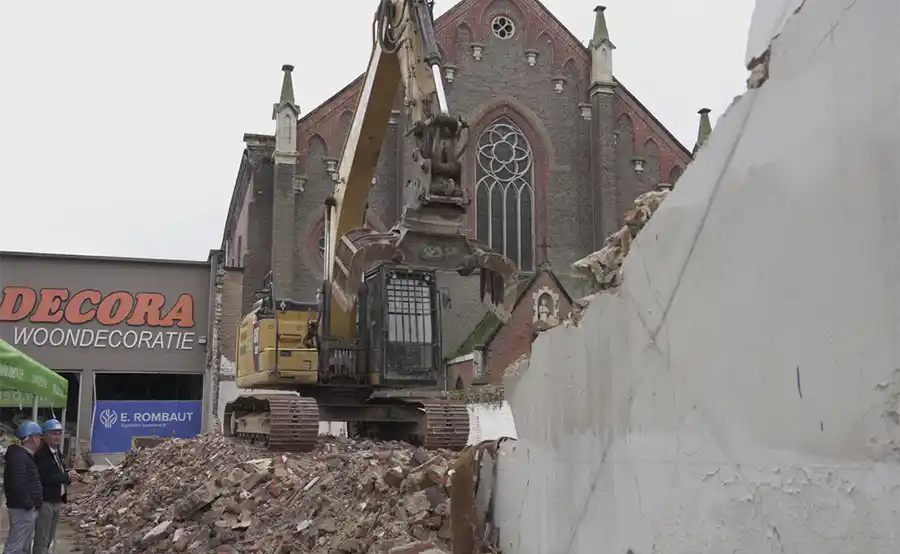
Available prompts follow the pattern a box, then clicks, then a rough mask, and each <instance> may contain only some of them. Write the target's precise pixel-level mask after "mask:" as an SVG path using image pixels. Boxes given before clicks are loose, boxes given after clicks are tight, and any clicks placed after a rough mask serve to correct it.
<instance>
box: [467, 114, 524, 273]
mask: <svg viewBox="0 0 900 554" xmlns="http://www.w3.org/2000/svg"><path fill="white" fill-rule="evenodd" d="M476 156H477V158H478V159H477V163H476V165H475V213H476V220H477V221H476V228H477V236H478V240H480V241H482V242H484V243H486V244H489V245H490V246H491V248H493V249H494V250H496V251H497V252H501V253H503V254H504V255H505V256H506V257H508V258H509V259H511V260H512V261H513V262H515V263H516V265H517V266H518V267H519V269H520V270H522V271H532V270H533V269H534V153H533V152H532V150H531V145H530V144H529V143H528V139H527V138H526V137H525V133H523V132H522V129H520V128H519V127H518V125H516V124H515V123H514V122H513V121H512V120H510V119H509V118H506V117H501V118H499V119H496V120H494V121H493V122H492V123H491V124H490V125H488V126H487V128H485V130H484V131H483V132H482V133H481V136H479V137H478V151H477V153H476Z"/></svg>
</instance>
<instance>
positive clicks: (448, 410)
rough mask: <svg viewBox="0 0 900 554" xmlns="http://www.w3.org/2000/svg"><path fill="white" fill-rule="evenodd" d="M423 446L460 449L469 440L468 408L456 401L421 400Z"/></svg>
mask: <svg viewBox="0 0 900 554" xmlns="http://www.w3.org/2000/svg"><path fill="white" fill-rule="evenodd" d="M422 408H423V409H424V410H425V436H424V437H423V439H424V440H423V445H422V446H424V447H425V448H429V449H436V448H445V449H447V450H462V449H463V448H465V447H466V444H467V443H468V441H469V410H468V408H466V405H465V404H461V403H456V402H433V401H432V402H422Z"/></svg>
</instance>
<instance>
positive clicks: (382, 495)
mask: <svg viewBox="0 0 900 554" xmlns="http://www.w3.org/2000/svg"><path fill="white" fill-rule="evenodd" d="M455 457H456V454H455V453H453V452H450V451H443V450H442V451H427V450H424V449H421V448H414V447H412V446H410V445H408V444H406V443H401V442H372V441H355V440H353V439H346V438H337V439H328V440H324V439H323V440H322V441H321V443H320V445H319V447H318V449H317V451H315V452H313V453H309V454H296V455H295V454H282V453H270V452H267V451H265V450H263V449H262V448H259V447H255V446H253V445H249V444H246V443H241V442H238V441H233V440H231V439H227V438H225V437H223V436H221V435H215V434H210V435H204V436H201V437H198V438H196V439H190V440H171V441H167V442H165V443H163V444H160V445H158V446H156V447H154V448H146V449H141V450H138V451H136V452H132V453H130V454H129V455H128V456H127V457H126V459H125V461H124V462H123V463H122V465H121V466H119V467H116V468H113V469H110V470H107V471H105V472H103V473H99V474H89V475H88V481H90V482H89V483H88V484H87V485H86V487H85V490H84V491H83V492H81V493H78V494H77V495H75V496H76V497H75V498H74V499H72V501H71V502H70V504H69V505H68V506H67V510H68V513H67V517H68V518H69V519H70V520H71V521H73V522H76V525H78V526H79V527H80V532H79V535H81V537H82V541H81V542H82V544H81V545H80V546H81V547H82V548H83V549H84V551H85V553H86V554H89V553H93V554H114V553H125V552H129V553H131V552H133V553H139V552H144V553H163V552H165V553H171V552H190V553H192V554H199V553H205V552H209V553H213V552H215V553H220V552H222V553H224V552H228V553H234V554H238V553H244V552H247V553H257V552H258V553H266V554H270V553H276V554H290V553H310V554H318V553H323V554H324V553H328V554H332V553H337V554H363V553H368V552H372V553H384V554H419V553H424V552H428V553H429V554H441V553H442V552H445V551H449V550H450V548H449V542H450V536H451V529H450V501H449V476H448V470H449V468H450V465H451V464H452V462H453V460H454V459H455Z"/></svg>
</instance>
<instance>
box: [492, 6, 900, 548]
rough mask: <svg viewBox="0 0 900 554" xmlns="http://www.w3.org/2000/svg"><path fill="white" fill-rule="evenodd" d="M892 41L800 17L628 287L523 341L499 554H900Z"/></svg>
mask: <svg viewBox="0 0 900 554" xmlns="http://www.w3.org/2000/svg"><path fill="white" fill-rule="evenodd" d="M766 3H772V4H779V2H766V0H759V1H758V2H757V4H758V9H757V15H758V14H760V13H765V12H766V10H765V9H764V8H765V6H763V5H764V4H766ZM897 21H900V4H898V3H897V2H895V1H894V0H835V1H834V2H806V3H805V4H804V5H803V7H802V8H801V9H800V10H799V12H798V13H796V14H793V15H791V16H790V18H789V20H788V21H787V22H786V24H784V25H783V28H782V29H781V34H780V36H778V37H777V38H775V39H773V40H772V47H771V63H770V66H769V70H770V74H769V79H768V81H767V82H766V83H765V84H763V85H762V87H761V88H759V89H755V90H752V91H748V92H747V93H746V94H744V96H743V97H742V98H740V99H739V100H738V101H737V102H736V103H735V104H734V105H733V106H732V108H731V109H730V110H729V112H728V113H727V114H726V115H725V116H724V117H723V118H722V119H721V120H720V121H719V124H718V125H717V128H716V130H715V133H714V134H713V137H712V139H711V140H710V142H709V143H708V144H707V145H706V146H705V147H704V149H703V150H701V152H700V154H699V156H698V159H697V160H696V161H695V162H694V163H693V164H692V165H691V166H689V168H688V169H687V170H686V172H685V173H684V175H683V176H682V178H681V180H680V181H679V186H678V187H677V188H676V189H675V191H674V193H673V194H672V195H670V196H669V198H668V200H666V202H665V203H664V204H663V206H662V208H661V209H660V210H659V211H658V212H657V213H656V215H654V218H653V220H651V222H650V224H649V225H648V226H647V227H646V228H645V229H644V230H643V231H642V233H641V235H640V236H639V238H638V239H637V241H636V243H635V245H634V247H633V249H632V251H631V253H630V255H629V257H628V259H627V260H626V263H625V267H624V272H625V283H624V285H623V287H622V288H621V289H620V290H619V291H618V292H615V293H612V294H604V295H601V296H599V297H597V298H596V299H595V300H594V301H593V303H592V305H591V306H590V307H589V308H588V309H587V311H586V313H585V314H584V319H583V320H582V321H581V323H580V325H579V326H578V327H561V328H558V329H555V330H553V331H551V332H549V333H544V334H542V335H541V336H540V337H539V338H538V339H537V341H536V342H535V344H534V346H533V352H532V358H531V363H530V366H529V367H528V368H526V369H523V370H522V371H521V372H520V373H519V376H518V377H517V380H516V381H514V382H509V383H507V391H506V392H507V398H508V399H509V402H510V404H511V406H512V410H513V413H514V414H515V416H516V431H517V432H518V439H519V440H518V441H517V443H515V444H513V445H510V446H509V448H508V452H506V454H508V455H507V456H504V457H503V458H501V459H502V460H503V463H502V465H501V470H500V475H499V497H498V505H497V513H498V518H499V521H498V523H499V525H500V529H501V535H502V545H501V546H502V548H503V551H504V552H507V553H509V554H545V553H549V552H568V553H572V554H575V553H579V554H581V553H583V554H593V553H597V552H604V553H607V552H608V553H620V554H624V553H625V552H629V551H631V552H634V553H635V554H643V553H650V552H666V553H669V552H672V553H675V552H791V553H794V554H806V553H810V554H812V553H816V554H822V553H835V554H837V553H846V552H880V553H888V552H894V551H895V550H896V545H897V544H898V541H900V513H898V511H897V509H896V508H897V506H900V471H898V469H900V468H898V462H900V456H898V454H897V452H898V451H900V424H898V417H897V411H898V407H897V406H898V404H897V403H898V398H900V370H898V369H897V368H898V367H900V364H898V359H900V343H898V340H897V336H898V329H900V311H898V306H900V280H898V276H900V257H898V255H897V244H898V243H900V217H898V206H900V189H898V187H897V184H896V175H898V174H900V158H898V157H897V155H896V153H897V151H898V149H900V110H898V109H897V97H898V94H900V72H898V71H896V70H895V69H896V68H897V67H898V66H897V54H896V51H895V49H894V48H893V46H892V44H893V37H894V35H895V27H896V22H897ZM758 27H759V25H757V22H754V28H758ZM775 29H776V30H778V28H777V27H776V28H775ZM887 68H890V69H888V70H886V69H887ZM851 83H852V86H851V85H850V84H851ZM560 367H562V368H566V371H551V370H552V369H553V368H560Z"/></svg>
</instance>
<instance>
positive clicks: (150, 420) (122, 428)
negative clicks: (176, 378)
mask: <svg viewBox="0 0 900 554" xmlns="http://www.w3.org/2000/svg"><path fill="white" fill-rule="evenodd" d="M202 406H203V403H202V402H201V401H199V400H190V401H182V400H154V401H111V400H101V401H99V402H96V403H95V404H94V415H93V425H92V426H91V427H92V429H91V452H92V453H94V454H112V453H119V452H128V451H129V450H131V446H132V442H133V440H134V439H135V438H140V437H160V438H191V437H196V436H197V435H199V434H200V432H201V431H202V418H201V414H202V409H203V408H202Z"/></svg>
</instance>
